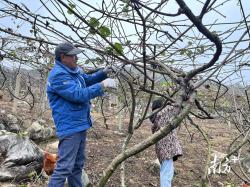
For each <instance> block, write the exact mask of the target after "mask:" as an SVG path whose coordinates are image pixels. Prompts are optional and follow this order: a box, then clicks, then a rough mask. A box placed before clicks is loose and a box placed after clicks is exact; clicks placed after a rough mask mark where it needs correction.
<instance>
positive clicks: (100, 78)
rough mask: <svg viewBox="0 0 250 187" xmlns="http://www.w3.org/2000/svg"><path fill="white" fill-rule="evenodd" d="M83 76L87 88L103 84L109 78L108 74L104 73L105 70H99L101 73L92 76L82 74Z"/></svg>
mask: <svg viewBox="0 0 250 187" xmlns="http://www.w3.org/2000/svg"><path fill="white" fill-rule="evenodd" d="M81 75H82V77H83V78H84V80H85V82H86V85H87V86H90V85H93V84H96V83H98V82H101V81H103V80H104V79H106V78H108V77H107V75H106V73H104V72H103V70H99V71H97V72H95V73H92V74H86V73H82V74H81Z"/></svg>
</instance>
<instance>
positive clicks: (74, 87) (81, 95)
mask: <svg viewBox="0 0 250 187" xmlns="http://www.w3.org/2000/svg"><path fill="white" fill-rule="evenodd" d="M49 87H50V89H51V90H52V91H53V92H55V93H57V94H58V95H60V96H61V97H63V98H64V99H66V100H68V101H71V102H75V103H85V102H88V101H89V100H91V99H93V98H95V97H98V96H102V95H103V94H104V92H103V89H102V85H101V83H97V84H93V85H92V86H88V87H85V88H82V87H80V86H79V84H78V83H77V82H76V80H74V79H73V78H72V77H71V76H70V75H69V74H66V73H59V74H57V75H55V76H54V77H53V78H51V80H49Z"/></svg>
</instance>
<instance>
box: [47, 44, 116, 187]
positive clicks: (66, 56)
mask: <svg viewBox="0 0 250 187" xmlns="http://www.w3.org/2000/svg"><path fill="white" fill-rule="evenodd" d="M81 52H82V50H80V49H78V48H75V47H74V45H72V44H71V43H68V42H65V43H61V44H59V45H58V46H57V47H56V50H55V58H56V60H55V65H54V67H53V69H52V70H51V71H50V74H49V77H48V82H47V95H48V99H49V104H50V107H51V109H52V116H53V119H54V123H55V126H56V133H57V136H58V138H59V145H58V160H57V164H56V168H55V169H54V172H53V174H52V176H51V178H50V182H49V185H48V186H49V187H63V186H64V183H65V180H66V178H67V180H68V185H69V187H82V181H81V175H82V168H83V165H84V160H85V144H86V133H87V129H89V128H90V127H91V126H92V120H91V116H90V100H91V99H93V98H95V97H98V96H102V95H103V94H104V89H105V88H115V87H116V84H115V82H114V80H113V79H111V80H109V81H107V79H106V78H107V73H108V72H109V71H111V70H110V69H108V68H105V69H103V70H99V71H97V72H96V73H93V74H90V75H88V74H86V73H84V72H83V71H82V70H81V69H80V68H79V67H78V66H77V59H78V58H77V56H76V55H77V54H79V53H81ZM105 79H106V80H105Z"/></svg>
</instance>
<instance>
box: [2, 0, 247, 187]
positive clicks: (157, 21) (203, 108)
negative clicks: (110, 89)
mask: <svg viewBox="0 0 250 187" xmlns="http://www.w3.org/2000/svg"><path fill="white" fill-rule="evenodd" d="M33 2H36V7H34V6H32V5H31V4H28V3H26V2H24V3H16V2H15V1H9V0H1V1H0V3H1V7H3V8H1V9H0V20H5V22H6V20H8V21H9V22H11V23H12V24H9V25H8V24H7V23H4V24H1V25H2V26H1V27H0V31H1V34H0V37H1V42H2V45H1V48H0V49H1V50H0V54H1V62H2V63H1V67H3V66H4V63H5V62H7V61H8V62H9V63H11V62H13V61H18V62H20V63H22V64H24V65H26V66H29V67H32V68H35V69H37V68H39V69H47V70H49V69H50V68H51V65H52V63H51V60H45V59H51V55H53V50H54V48H55V45H56V44H58V43H60V42H61V41H69V42H72V43H74V44H75V45H76V46H77V47H79V48H83V49H84V50H85V51H84V53H83V54H82V56H80V58H79V65H82V66H83V67H85V66H86V65H88V66H90V67H97V66H99V65H101V66H106V65H111V66H112V67H113V69H114V71H115V74H114V77H115V78H117V79H118V80H119V83H120V87H119V91H118V92H117V93H116V94H119V99H117V100H119V102H122V103H119V104H117V106H119V109H117V111H118V112H119V111H123V108H126V109H127V111H128V113H129V123H128V124H127V126H126V129H127V130H126V138H125V139H124V144H123V147H122V149H121V153H120V154H118V155H117V156H116V157H115V158H114V159H113V161H112V162H111V163H110V165H109V166H108V167H107V168H106V169H105V171H104V172H103V175H102V177H101V178H100V181H99V184H98V186H104V185H105V184H106V183H107V181H108V179H109V178H110V177H111V176H112V174H113V173H114V171H115V170H116V169H117V167H118V166H119V165H120V164H121V163H124V161H125V160H126V159H127V158H129V157H131V156H133V155H135V154H137V153H139V152H141V151H143V150H145V149H147V148H148V147H149V146H151V145H153V144H155V143H156V142H157V141H159V140H160V139H162V138H163V137H164V136H166V135H167V134H168V133H169V132H170V131H171V130H173V129H175V128H177V127H178V126H179V125H180V124H181V122H182V121H183V119H185V118H186V119H187V118H188V119H189V120H190V123H192V124H194V122H193V120H192V119H193V117H197V118H200V119H211V118H214V116H224V117H225V114H226V112H227V111H226V110H225V108H226V107H227V108H230V107H231V108H232V106H235V108H236V109H237V108H238V106H239V105H240V103H239V102H240V101H239V102H231V101H232V100H231V98H229V96H232V94H230V93H231V92H228V90H231V88H228V87H230V84H229V83H232V82H233V83H232V84H238V85H241V88H242V89H243V90H247V80H246V79H245V78H246V71H247V70H248V68H249V38H250V32H249V21H248V20H249V16H250V14H249V13H250V12H249V9H247V11H246V10H244V9H246V7H247V6H248V5H249V2H247V1H243V0H239V1H234V2H233V1H216V0H213V1H211V0H206V1H199V0H194V1H184V0H176V1H169V0H162V1H154V0H148V1H140V0H112V1H111V0H110V1H109V0H108V1H83V0H78V1H73V0H72V1H71V0H69V1H63V0H46V1H45V0H40V1H38V0H36V1H32V4H33ZM247 4H248V5H247ZM232 7H234V9H233V10H234V11H235V19H234V20H233V19H232V20H230V19H226V18H227V16H228V15H229V14H230V10H232ZM248 7H249V6H248ZM10 43H11V45H10ZM16 44H18V45H20V47H22V48H27V49H29V50H30V52H29V53H26V55H19V54H18V53H17V51H16ZM44 72H47V71H44ZM3 80H5V79H3ZM230 81H231V82H230ZM243 83H244V84H243ZM209 89H210V90H211V89H212V90H213V91H209ZM225 93H228V95H229V96H227V97H226V95H225ZM246 93H247V92H246ZM201 95H202V96H201ZM156 97H163V98H165V99H166V103H167V102H168V103H171V104H174V105H176V106H178V110H177V112H176V114H175V116H174V117H173V118H171V119H170V120H169V121H168V122H167V124H166V126H165V127H163V128H161V130H160V131H158V132H157V133H155V134H154V135H151V136H149V137H146V138H145V139H144V140H142V141H141V142H139V143H138V144H137V145H135V146H129V142H130V140H131V138H132V137H133V135H134V134H136V132H137V130H138V129H139V128H140V127H141V125H142V124H143V122H144V121H145V120H147V119H148V118H149V117H150V116H151V115H152V113H151V110H150V104H151V101H152V100H153V99H154V98H156ZM234 98H235V97H234ZM242 98H244V99H247V100H246V101H247V102H248V103H249V100H248V94H245V95H242ZM244 99H243V100H244ZM222 100H223V101H222ZM229 101H230V102H229ZM225 102H228V103H227V104H228V105H227V106H226V105H225ZM241 102H242V103H243V102H245V101H241ZM236 105H238V106H236ZM218 107H219V108H218ZM246 110H247V111H248V113H249V104H248V107H245V108H244V111H245V112H246ZM222 111H223V112H224V113H223V115H221V112H222ZM217 114H219V115H217ZM138 116H139V117H138ZM244 116H245V113H240V111H239V112H238V113H237V115H236V116H233V115H231V121H233V123H235V124H237V125H238V126H239V125H241V124H242V125H243V124H244V121H247V122H248V121H249V120H248V118H247V120H243V121H242V120H240V121H239V117H240V118H241V119H242V118H243V117H244ZM248 124H249V123H248ZM196 127H197V128H198V129H199V126H196ZM201 133H202V134H203V135H204V138H205V139H206V136H205V133H204V132H202V131H201ZM238 136H242V137H243V138H241V143H242V142H243V143H244V144H243V145H242V144H241V143H240V144H238V146H236V148H235V149H234V151H235V152H237V151H238V150H239V149H240V148H243V147H244V146H249V125H248V126H247V128H246V129H245V131H244V133H243V132H242V131H239V135H236V136H235V138H237V137H238ZM207 140H208V139H207ZM232 141H234V140H233V139H232ZM231 152H232V149H229V154H230V153H231ZM207 163H209V157H208V161H207ZM207 179H208V174H207V170H206V171H204V176H203V183H204V184H205V183H206V182H207ZM244 179H245V180H248V181H249V176H245V174H244Z"/></svg>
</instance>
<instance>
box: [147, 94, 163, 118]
mask: <svg viewBox="0 0 250 187" xmlns="http://www.w3.org/2000/svg"><path fill="white" fill-rule="evenodd" d="M164 103H165V99H164V98H159V99H156V100H154V101H153V103H152V111H154V110H156V109H158V108H161V107H163V105H164ZM156 116H157V113H155V114H153V115H152V116H150V118H149V119H150V121H151V122H152V123H154V122H155V118H156Z"/></svg>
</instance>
